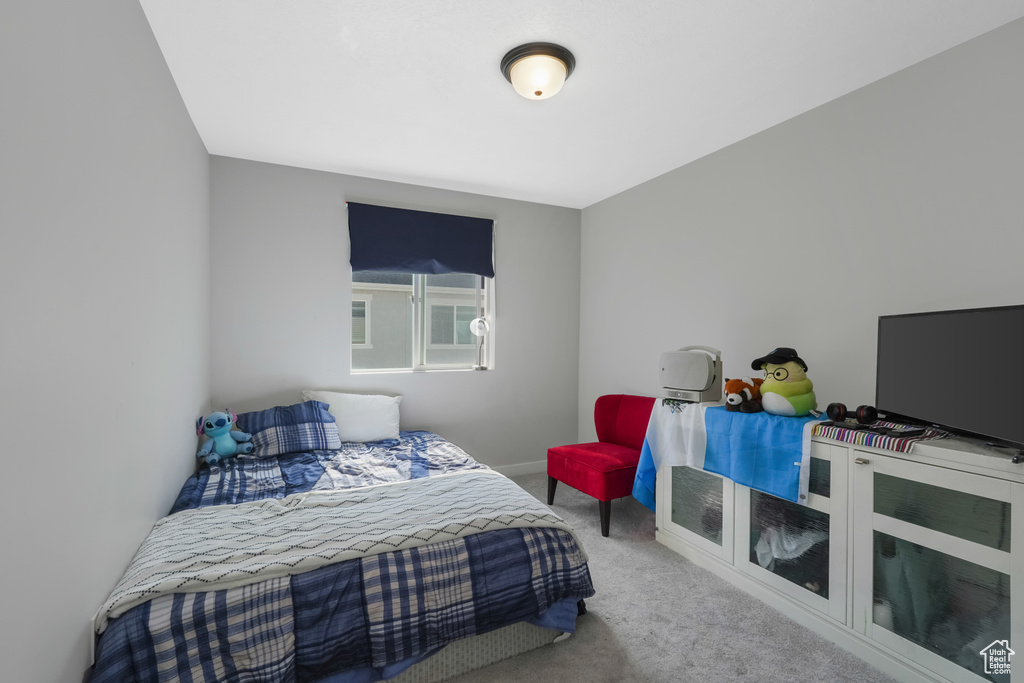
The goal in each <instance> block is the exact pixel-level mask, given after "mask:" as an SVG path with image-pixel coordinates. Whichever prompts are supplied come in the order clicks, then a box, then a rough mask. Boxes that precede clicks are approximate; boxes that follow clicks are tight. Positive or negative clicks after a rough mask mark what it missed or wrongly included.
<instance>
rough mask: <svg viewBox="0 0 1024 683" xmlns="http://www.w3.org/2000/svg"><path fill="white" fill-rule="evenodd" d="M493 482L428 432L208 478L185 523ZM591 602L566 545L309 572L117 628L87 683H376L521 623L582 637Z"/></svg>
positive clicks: (528, 541)
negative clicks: (321, 498)
mask: <svg viewBox="0 0 1024 683" xmlns="http://www.w3.org/2000/svg"><path fill="white" fill-rule="evenodd" d="M482 468H486V466H485V465H482V464H480V463H478V462H477V461H475V460H474V459H473V458H471V457H470V456H468V455H467V454H466V453H465V452H464V451H462V449H460V448H458V447H457V446H455V445H454V444H451V443H450V442H448V441H445V440H444V439H442V438H441V437H439V436H437V435H436V434H431V433H428V432H403V433H402V436H401V438H400V439H398V440H396V441H390V442H380V443H376V444H346V445H345V447H344V448H343V449H342V450H340V451H314V452H312V453H301V454H291V455H285V456H279V457H272V458H266V459H260V460H252V459H248V460H246V459H235V460H234V461H229V462H228V463H227V464H226V465H225V466H224V467H216V466H215V467H213V468H206V467H204V468H203V469H201V470H200V471H199V472H198V473H197V474H196V475H195V476H193V477H191V478H190V479H189V480H188V481H187V482H186V483H185V485H184V486H183V487H182V490H181V493H180V494H179V496H178V499H177V501H176V502H175V504H174V507H173V509H172V514H173V513H174V512H177V511H179V510H183V509H187V508H193V507H206V506H211V505H222V504H232V503H240V502H245V501H251V500H260V499H263V498H283V497H284V496H287V495H291V494H293V493H301V492H304V491H310V490H322V489H339V488H350V487H355V486H368V485H373V484H378V483H384V482H390V481H400V480H404V479H415V478H422V477H429V476H433V475H437V474H443V473H448V472H454V471H459V470H464V469H482ZM593 593H594V589H593V585H592V583H591V579H590V574H589V571H588V569H587V565H586V562H585V561H584V560H583V554H582V551H581V549H580V548H579V547H578V546H577V545H576V542H575V540H574V539H573V537H572V536H571V534H569V533H567V532H564V531H561V530H557V529H549V528H525V529H507V530H500V531H489V532H485V533H478V534H475V535H471V536H466V537H462V538H456V539H452V540H449V541H444V542H441V543H435V544H431V545H427V546H422V547H419V548H410V549H407V550H402V551H398V552H390V553H382V554H379V555H374V556H371V557H367V558H363V559H359V560H349V561H346V562H341V563H338V564H333V565H329V566H326V567H323V568H320V569H317V570H314V571H311V572H306V573H303V574H298V575H294V576H288V577H283V578H279V579H272V580H266V581H259V582H256V583H253V584H251V585H248V586H242V587H240V588H233V589H227V590H220V591H210V592H206V593H178V594H173V595H168V596H164V597H160V598H156V599H154V600H151V601H150V602H148V603H145V604H143V605H140V606H138V607H136V608H134V609H132V610H130V611H128V612H126V613H125V614H123V615H122V616H120V617H118V618H117V619H115V620H113V621H112V622H111V623H110V625H109V626H108V628H107V630H106V631H105V632H104V634H103V636H102V638H101V639H100V643H99V648H98V651H97V661H96V666H95V669H94V672H93V676H92V680H93V681H133V680H134V681H236V680H245V681H317V680H321V679H324V678H326V677H328V676H334V675H339V674H340V675H342V678H338V679H333V678H332V680H346V679H345V678H344V676H346V675H348V676H349V678H347V680H367V681H370V680H378V679H379V678H380V677H382V676H391V675H395V674H397V673H398V672H400V671H401V670H402V668H404V667H405V666H408V665H411V664H412V663H415V661H418V660H420V659H424V658H426V657H427V656H429V655H431V654H433V653H434V652H436V651H437V650H439V649H440V648H442V647H444V645H446V644H447V643H449V642H451V641H453V640H457V639H459V638H463V637H467V636H471V635H477V634H482V633H486V632H488V631H492V630H494V629H497V628H501V627H503V626H507V625H509V624H513V623H516V622H519V621H533V622H536V623H542V624H543V625H547V626H552V627H556V628H559V629H560V630H565V631H572V630H574V621H575V613H576V612H575V603H576V601H578V600H580V599H582V598H587V597H590V596H591V595H593Z"/></svg>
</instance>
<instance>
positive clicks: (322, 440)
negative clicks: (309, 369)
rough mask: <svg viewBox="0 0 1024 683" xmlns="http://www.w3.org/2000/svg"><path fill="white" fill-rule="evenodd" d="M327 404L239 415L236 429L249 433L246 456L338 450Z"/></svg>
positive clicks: (294, 406) (335, 427) (270, 409)
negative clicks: (249, 439) (249, 446)
mask: <svg viewBox="0 0 1024 683" xmlns="http://www.w3.org/2000/svg"><path fill="white" fill-rule="evenodd" d="M327 408H328V405H327V404H326V403H321V402H320V401H306V402H305V403H296V404H295V405H291V406H277V407H276V408H269V409H267V410H258V411H254V412H251V413H242V414H241V415H239V416H238V422H237V424H238V428H239V429H241V430H242V431H243V432H249V433H250V434H252V445H253V449H252V453H250V454H249V457H252V458H263V457H269V456H272V455H284V454H285V453H305V452H308V451H319V450H331V451H333V450H338V449H339V448H341V437H339V436H338V425H337V424H336V423H335V422H334V416H333V415H331V414H330V413H329V412H328V411H327Z"/></svg>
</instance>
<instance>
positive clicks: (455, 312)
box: [353, 304, 477, 347]
mask: <svg viewBox="0 0 1024 683" xmlns="http://www.w3.org/2000/svg"><path fill="white" fill-rule="evenodd" d="M476 317H477V314H476V307H475V306H458V305H449V304H431V305H430V323H429V324H430V334H429V335H428V336H429V337H430V346H432V347H438V346H470V345H472V344H473V343H474V342H473V339H474V338H473V335H472V334H471V333H470V331H469V323H470V322H472V320H473V318H476ZM353 339H355V337H353Z"/></svg>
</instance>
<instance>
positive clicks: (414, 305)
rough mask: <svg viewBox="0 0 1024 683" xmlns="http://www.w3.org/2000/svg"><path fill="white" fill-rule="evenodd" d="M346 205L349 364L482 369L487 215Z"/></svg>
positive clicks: (488, 296)
mask: <svg viewBox="0 0 1024 683" xmlns="http://www.w3.org/2000/svg"><path fill="white" fill-rule="evenodd" d="M347 205H348V229H349V230H348V231H349V246H350V250H349V264H350V265H351V266H352V339H351V344H350V352H351V354H352V370H353V371H354V372H359V371H364V372H366V371H374V370H434V369H449V368H450V369H457V368H477V369H483V368H487V367H491V366H492V364H493V356H494V351H493V346H494V343H493V341H492V340H493V335H494V331H493V312H494V285H493V282H494V280H493V278H494V220H493V219H490V218H478V217H472V216H455V215H451V214H442V213H434V212H430V211H418V210H413V209H401V208H396V207H386V206H376V205H373V204H363V203H360V202H347ZM371 302H372V308H373V315H372V317H371V315H370V306H371ZM478 318H479V319H481V320H480V321H477V319H478ZM475 321H477V322H476V323H475ZM478 335H479V336H478ZM371 337H372V339H373V345H370V343H369V342H370V339H371Z"/></svg>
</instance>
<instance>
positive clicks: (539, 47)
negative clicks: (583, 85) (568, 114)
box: [501, 43, 576, 83]
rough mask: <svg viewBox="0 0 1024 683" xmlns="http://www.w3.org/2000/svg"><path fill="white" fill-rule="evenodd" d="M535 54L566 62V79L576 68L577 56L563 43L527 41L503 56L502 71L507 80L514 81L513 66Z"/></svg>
mask: <svg viewBox="0 0 1024 683" xmlns="http://www.w3.org/2000/svg"><path fill="white" fill-rule="evenodd" d="M534 55H547V56H548V57H554V58H555V59H558V60H560V61H561V62H562V63H563V64H565V79H566V80H569V76H570V75H572V71H573V69H575V68H576V58H575V57H573V56H572V53H571V52H569V51H568V50H566V49H565V48H564V47H562V46H561V45H555V44H554V43H526V44H524V45H520V46H519V47H514V48H512V49H511V50H509V51H508V52H506V53H505V56H504V57H502V58H501V73H502V75H504V76H505V80H506V81H508V82H509V83H511V82H512V76H511V73H512V67H513V65H515V63H516V62H518V61H519V60H520V59H523V58H524V57H533V56H534Z"/></svg>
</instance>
